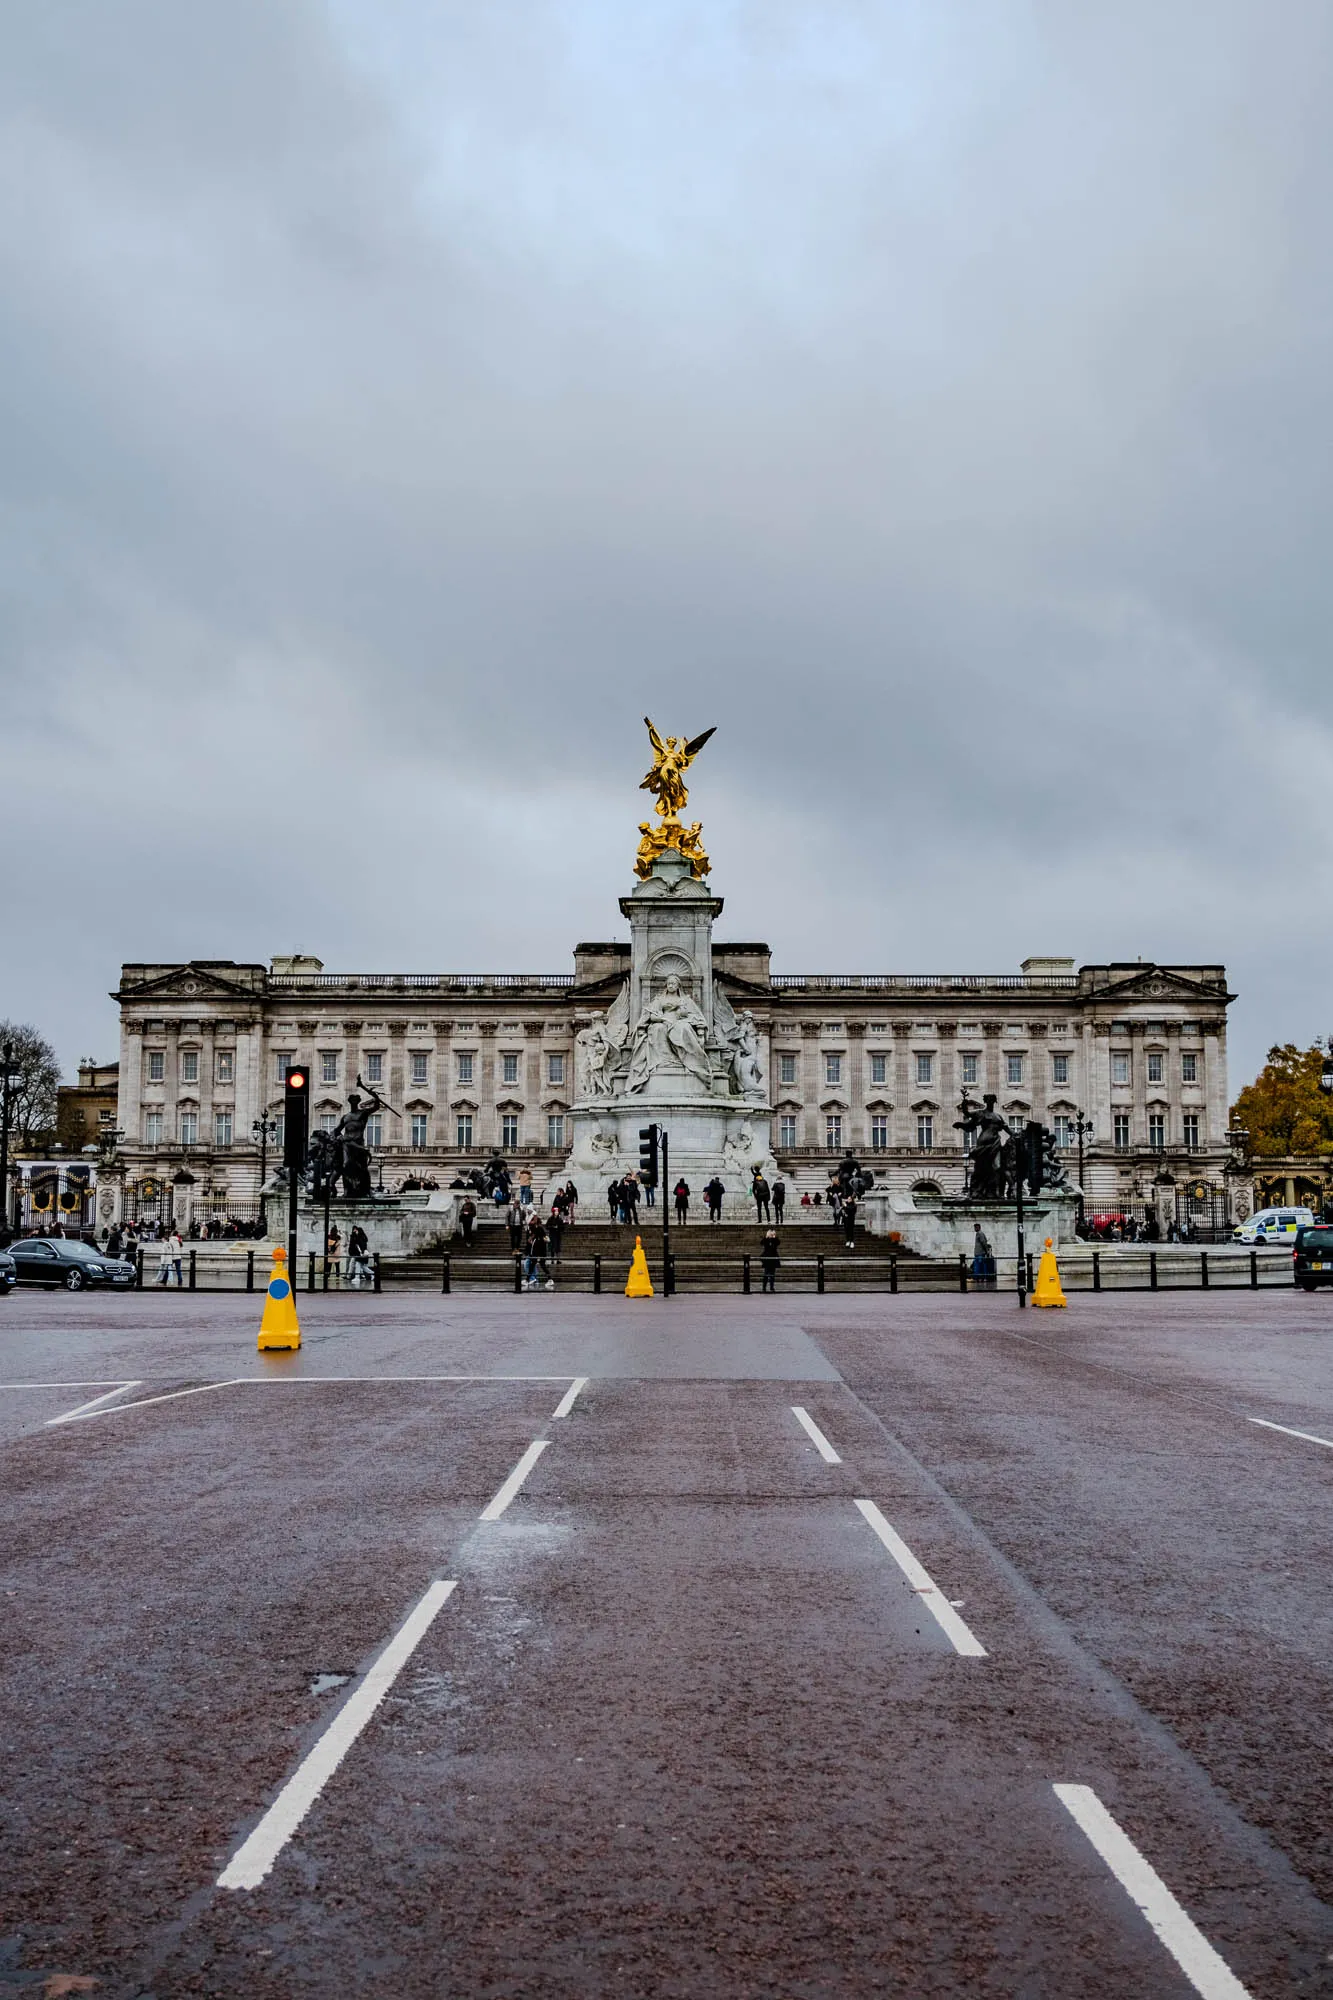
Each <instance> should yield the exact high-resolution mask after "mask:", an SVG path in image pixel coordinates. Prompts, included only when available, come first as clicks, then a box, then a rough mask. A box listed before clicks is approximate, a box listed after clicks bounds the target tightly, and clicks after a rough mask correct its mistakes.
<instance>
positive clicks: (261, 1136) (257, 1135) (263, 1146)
mask: <svg viewBox="0 0 1333 2000" xmlns="http://www.w3.org/2000/svg"><path fill="white" fill-rule="evenodd" d="M277 1136H278V1121H277V1119H276V1118H270V1117H269V1115H268V1113H267V1112H265V1113H264V1116H263V1117H262V1118H256V1119H255V1122H254V1124H253V1125H252V1126H251V1127H250V1137H251V1138H252V1139H253V1140H254V1141H255V1144H256V1145H257V1146H258V1147H259V1193H260V1197H261V1199H262V1197H263V1193H264V1182H265V1181H266V1180H267V1179H268V1142H269V1140H270V1139H276V1138H277Z"/></svg>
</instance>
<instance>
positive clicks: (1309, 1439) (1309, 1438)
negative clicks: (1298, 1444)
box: [1245, 1417, 1333, 1451]
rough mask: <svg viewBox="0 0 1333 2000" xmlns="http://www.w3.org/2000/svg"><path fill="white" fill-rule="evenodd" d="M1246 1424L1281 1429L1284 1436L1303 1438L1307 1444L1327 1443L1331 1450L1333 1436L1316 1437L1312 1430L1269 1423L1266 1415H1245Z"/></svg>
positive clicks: (1269, 1429)
mask: <svg viewBox="0 0 1333 2000" xmlns="http://www.w3.org/2000/svg"><path fill="white" fill-rule="evenodd" d="M1245 1421H1246V1423H1247V1424H1262V1425H1263V1427H1264V1429H1265V1430H1266V1431H1281V1432H1282V1433H1283V1435H1284V1436H1285V1437H1289V1438H1304V1439H1305V1442H1306V1443H1307V1444H1322V1445H1327V1447H1328V1449H1329V1450H1330V1451H1333V1438H1321V1437H1316V1436H1315V1434H1314V1432H1313V1431H1294V1430H1293V1429H1292V1428H1291V1425H1290V1424H1270V1423H1269V1421H1268V1419H1267V1417H1246V1419H1245Z"/></svg>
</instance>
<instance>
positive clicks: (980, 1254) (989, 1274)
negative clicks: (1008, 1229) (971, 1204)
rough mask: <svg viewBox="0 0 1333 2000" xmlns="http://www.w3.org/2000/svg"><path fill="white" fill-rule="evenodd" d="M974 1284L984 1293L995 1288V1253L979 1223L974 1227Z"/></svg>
mask: <svg viewBox="0 0 1333 2000" xmlns="http://www.w3.org/2000/svg"><path fill="white" fill-rule="evenodd" d="M972 1283H973V1284H974V1285H976V1286H977V1287H978V1288H979V1289H981V1290H983V1291H993V1290H994V1287H995V1252H994V1251H993V1250H992V1249H991V1247H990V1238H989V1236H987V1234H986V1232H985V1230H984V1229H983V1228H982V1226H981V1224H980V1223H979V1222H977V1223H974V1224H973V1225H972Z"/></svg>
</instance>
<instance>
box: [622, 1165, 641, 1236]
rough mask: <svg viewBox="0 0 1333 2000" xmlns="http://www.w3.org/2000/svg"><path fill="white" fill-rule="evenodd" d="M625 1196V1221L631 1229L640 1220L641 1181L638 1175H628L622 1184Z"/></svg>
mask: <svg viewBox="0 0 1333 2000" xmlns="http://www.w3.org/2000/svg"><path fill="white" fill-rule="evenodd" d="M622 1185H623V1188H624V1196H625V1220H626V1222H628V1224H629V1226H630V1228H631V1229H633V1228H634V1226H635V1224H636V1223H637V1222H638V1220H639V1180H638V1176H637V1174H626V1176H625V1179H624V1182H623V1183H622Z"/></svg>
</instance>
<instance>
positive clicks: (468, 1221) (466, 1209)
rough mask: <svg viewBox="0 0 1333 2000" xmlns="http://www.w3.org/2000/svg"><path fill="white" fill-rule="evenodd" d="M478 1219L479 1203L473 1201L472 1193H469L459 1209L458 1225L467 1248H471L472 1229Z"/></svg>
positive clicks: (464, 1245)
mask: <svg viewBox="0 0 1333 2000" xmlns="http://www.w3.org/2000/svg"><path fill="white" fill-rule="evenodd" d="M476 1221H477V1204H476V1202H475V1201H473V1199H472V1197H471V1195H469V1196H468V1198H467V1200H466V1201H465V1202H464V1203H463V1205H462V1207H461V1208H460V1209H459V1211H458V1226H459V1228H460V1229H461V1230H462V1232H463V1247H464V1249H465V1250H470V1249H471V1247H472V1231H473V1229H474V1228H475V1226H476Z"/></svg>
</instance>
